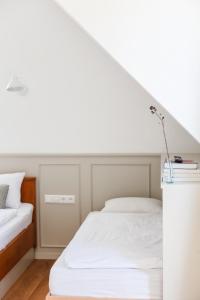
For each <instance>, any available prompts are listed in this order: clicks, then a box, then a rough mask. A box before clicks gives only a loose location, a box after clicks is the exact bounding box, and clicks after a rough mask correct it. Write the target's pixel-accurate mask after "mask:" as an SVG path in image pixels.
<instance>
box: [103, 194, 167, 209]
mask: <svg viewBox="0 0 200 300" xmlns="http://www.w3.org/2000/svg"><path fill="white" fill-rule="evenodd" d="M161 210H162V202H161V201H160V200H158V199H154V198H142V197H126V198H114V199H110V200H107V201H106V202H105V207H104V208H103V209H102V211H103V212H133V213H152V212H153V213H154V212H160V211H161Z"/></svg>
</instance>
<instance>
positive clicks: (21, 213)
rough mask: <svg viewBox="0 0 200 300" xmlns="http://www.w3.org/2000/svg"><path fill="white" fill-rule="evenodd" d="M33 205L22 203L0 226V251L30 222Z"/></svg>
mask: <svg viewBox="0 0 200 300" xmlns="http://www.w3.org/2000/svg"><path fill="white" fill-rule="evenodd" d="M32 214H33V205H32V204H29V203H22V204H21V206H20V208H19V209H17V214H16V216H15V217H14V218H12V219H11V220H10V221H9V222H7V223H6V224H4V225H2V226H1V227H0V251H1V250H3V249H4V248H5V247H6V246H7V245H8V244H9V243H10V242H11V241H12V240H13V239H14V238H15V237H16V236H17V235H18V234H19V233H20V232H21V231H23V230H24V229H25V228H27V227H28V225H30V224H31V222H32Z"/></svg>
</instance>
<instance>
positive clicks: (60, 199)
mask: <svg viewBox="0 0 200 300" xmlns="http://www.w3.org/2000/svg"><path fill="white" fill-rule="evenodd" d="M44 201H45V203H59V204H74V203H75V195H45V196H44Z"/></svg>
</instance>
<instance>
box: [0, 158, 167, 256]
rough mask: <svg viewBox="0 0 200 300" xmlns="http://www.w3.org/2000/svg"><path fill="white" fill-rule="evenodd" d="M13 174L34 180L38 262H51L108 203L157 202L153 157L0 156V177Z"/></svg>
mask: <svg viewBox="0 0 200 300" xmlns="http://www.w3.org/2000/svg"><path fill="white" fill-rule="evenodd" d="M15 171H25V172H26V175H27V176H36V178H37V211H36V214H37V239H38V247H37V251H36V257H37V258H55V257H56V256H57V255H58V254H59V253H60V252H61V251H62V249H63V247H64V246H65V245H66V244H68V243H69V241H70V240H71V238H72V237H73V235H74V233H75V232H76V230H77V229H78V227H79V226H80V224H81V223H82V222H83V220H84V219H85V217H86V216H87V215H88V213H89V212H90V211H92V210H99V209H101V208H102V207H103V205H104V202H105V200H107V199H109V198H112V197H122V196H150V197H155V198H158V199H160V198H161V190H160V156H156V155H0V173H6V172H15ZM45 194H66V195H71V194H72V195H75V197H76V202H75V204H48V203H45V202H44V195H45Z"/></svg>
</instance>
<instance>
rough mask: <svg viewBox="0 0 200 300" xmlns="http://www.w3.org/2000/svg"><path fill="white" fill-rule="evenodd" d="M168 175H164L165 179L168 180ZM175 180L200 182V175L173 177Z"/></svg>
mask: <svg viewBox="0 0 200 300" xmlns="http://www.w3.org/2000/svg"><path fill="white" fill-rule="evenodd" d="M167 179H168V177H165V176H164V177H163V180H164V181H165V180H167ZM172 180H173V182H200V177H198V178H197V177H196V178H191V177H185V178H180V177H173V178H172Z"/></svg>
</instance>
